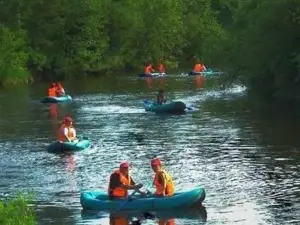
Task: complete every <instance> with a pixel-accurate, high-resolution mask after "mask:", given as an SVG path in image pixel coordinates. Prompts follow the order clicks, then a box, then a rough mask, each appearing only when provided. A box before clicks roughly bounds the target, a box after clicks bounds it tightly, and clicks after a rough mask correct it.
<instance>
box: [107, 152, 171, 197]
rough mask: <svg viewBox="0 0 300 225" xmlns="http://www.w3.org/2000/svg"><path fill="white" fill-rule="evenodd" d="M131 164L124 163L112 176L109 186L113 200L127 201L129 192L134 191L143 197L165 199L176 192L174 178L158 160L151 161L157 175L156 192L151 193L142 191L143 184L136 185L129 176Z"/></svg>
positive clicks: (155, 180) (109, 193) (154, 183)
mask: <svg viewBox="0 0 300 225" xmlns="http://www.w3.org/2000/svg"><path fill="white" fill-rule="evenodd" d="M129 167H130V165H129V163H128V162H123V163H121V164H120V166H119V169H118V170H115V171H114V172H113V173H112V174H111V175H110V180H109V185H108V195H109V198H110V199H111V200H113V199H126V198H127V197H128V190H134V191H135V192H138V193H140V194H141V195H142V196H149V195H151V196H152V197H164V196H172V195H173V194H174V191H175V187H174V183H173V180H172V177H171V176H170V175H169V173H168V172H167V171H166V170H165V169H163V167H162V162H161V160H160V159H158V158H154V159H152V160H151V167H152V170H153V171H154V173H155V176H154V179H153V185H154V186H155V188H156V190H155V192H154V193H151V192H150V191H149V190H146V191H141V190H140V189H141V188H142V187H143V185H142V184H136V183H135V182H134V180H133V179H132V177H131V176H130V175H129Z"/></svg>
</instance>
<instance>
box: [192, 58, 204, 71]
mask: <svg viewBox="0 0 300 225" xmlns="http://www.w3.org/2000/svg"><path fill="white" fill-rule="evenodd" d="M205 70H206V68H205V66H204V64H202V63H201V61H199V60H198V61H197V63H196V64H195V66H194V69H193V72H196V73H200V72H204V71H205Z"/></svg>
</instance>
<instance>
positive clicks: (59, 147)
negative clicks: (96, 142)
mask: <svg viewBox="0 0 300 225" xmlns="http://www.w3.org/2000/svg"><path fill="white" fill-rule="evenodd" d="M90 147H91V142H90V141H89V140H88V139H87V138H85V139H83V140H80V141H78V142H59V141H55V142H53V143H51V144H50V145H49V146H48V147H47V151H48V152H52V153H61V152H70V151H73V152H76V151H82V150H85V149H88V148H90Z"/></svg>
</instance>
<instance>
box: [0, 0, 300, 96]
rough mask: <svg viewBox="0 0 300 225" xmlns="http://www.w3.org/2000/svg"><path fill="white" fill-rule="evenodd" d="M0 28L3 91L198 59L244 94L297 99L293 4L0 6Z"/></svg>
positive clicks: (205, 0)
mask: <svg viewBox="0 0 300 225" xmlns="http://www.w3.org/2000/svg"><path fill="white" fill-rule="evenodd" d="M0 24H1V26H0V33H1V36H0V39H1V42H0V53H1V55H0V68H1V71H0V83H2V84H3V83H5V82H6V83H7V82H19V81H22V82H24V81H28V80H30V75H29V74H30V73H27V70H29V71H38V72H39V73H38V74H40V76H41V79H45V78H48V77H50V79H57V78H63V77H64V78H68V77H72V76H76V75H77V76H78V75H79V76H83V75H85V74H98V73H109V72H113V71H120V72H121V71H124V70H127V69H131V70H132V69H139V70H141V69H142V68H143V66H144V65H145V63H147V62H151V63H152V64H155V65H156V64H157V62H158V61H159V60H163V62H165V63H166V64H167V68H170V67H176V66H177V65H178V63H182V64H188V65H189V67H192V66H193V64H194V62H195V60H196V59H201V60H202V61H204V63H205V64H206V65H208V67H218V68H220V69H222V70H223V71H226V72H227V74H229V75H228V76H227V77H226V79H227V80H228V81H231V82H233V81H237V80H238V81H239V82H241V83H242V84H244V85H246V86H247V87H248V90H249V92H250V93H251V92H252V93H254V92H255V93H260V94H262V95H263V96H265V97H266V98H268V99H280V100H294V99H298V98H299V90H298V88H297V86H298V85H299V82H300V77H299V75H300V74H299V68H300V52H299V51H300V42H299V36H300V29H299V26H300V1H297V0H273V1H270V0H244V1H239V0H190V1H183V0H164V1H159V0H153V1H146V0H140V1H133V0H122V1H120V0H89V1H84V0H78V1H72V0H64V1H60V0H53V1H51V2H49V1H40V0H26V1H21V0H11V1H8V0H3V1H1V2H0ZM59 76H61V77H59Z"/></svg>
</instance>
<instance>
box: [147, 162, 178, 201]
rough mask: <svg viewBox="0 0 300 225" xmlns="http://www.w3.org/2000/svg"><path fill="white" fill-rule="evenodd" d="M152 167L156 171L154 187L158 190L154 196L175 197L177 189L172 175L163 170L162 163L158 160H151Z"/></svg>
mask: <svg viewBox="0 0 300 225" xmlns="http://www.w3.org/2000/svg"><path fill="white" fill-rule="evenodd" d="M151 167H152V170H153V171H154V173H155V175H154V180H153V185H154V186H155V188H156V190H155V193H154V196H156V197H164V196H172V195H174V191H175V187H174V183H173V179H172V177H171V176H170V174H169V173H168V172H167V171H166V170H165V169H164V168H163V166H162V162H161V161H160V159H158V158H154V159H152V160H151Z"/></svg>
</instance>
